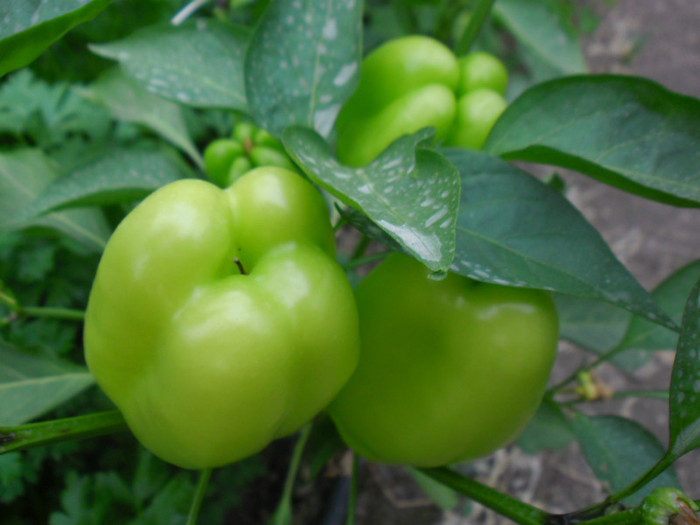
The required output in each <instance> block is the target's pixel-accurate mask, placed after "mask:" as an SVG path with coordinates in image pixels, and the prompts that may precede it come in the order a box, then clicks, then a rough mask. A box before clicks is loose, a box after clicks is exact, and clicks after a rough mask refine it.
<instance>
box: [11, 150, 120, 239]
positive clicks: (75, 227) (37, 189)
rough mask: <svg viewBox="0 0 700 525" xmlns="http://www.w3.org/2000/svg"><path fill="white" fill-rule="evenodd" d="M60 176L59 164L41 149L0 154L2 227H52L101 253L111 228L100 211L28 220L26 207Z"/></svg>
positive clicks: (72, 212)
mask: <svg viewBox="0 0 700 525" xmlns="http://www.w3.org/2000/svg"><path fill="white" fill-rule="evenodd" d="M58 176H59V170H58V167H57V166H56V165H55V164H54V163H53V162H51V160H50V159H49V158H47V157H46V156H45V155H44V154H43V153H42V152H41V151H40V150H35V149H21V150H14V151H12V152H8V153H0V228H2V229H24V228H30V227H41V228H49V229H52V230H56V231H59V232H62V233H64V234H66V235H68V236H70V237H72V238H74V239H76V240H78V241H79V242H80V243H81V244H82V245H83V246H85V247H87V248H89V249H91V250H92V251H97V252H101V251H102V250H103V249H104V247H105V245H106V244H107V239H108V238H109V235H110V230H109V227H108V225H107V221H106V220H105V218H104V215H103V214H102V212H100V211H99V210H96V209H93V210H66V211H62V212H58V213H51V214H49V215H45V216H42V217H38V218H31V219H26V215H25V212H26V209H27V208H28V207H29V206H30V205H31V203H32V202H34V201H35V200H36V198H37V197H38V196H39V195H40V194H41V193H42V192H43V190H44V188H46V187H47V186H48V185H49V184H50V183H51V182H52V181H53V180H55V179H56V178H57V177H58Z"/></svg>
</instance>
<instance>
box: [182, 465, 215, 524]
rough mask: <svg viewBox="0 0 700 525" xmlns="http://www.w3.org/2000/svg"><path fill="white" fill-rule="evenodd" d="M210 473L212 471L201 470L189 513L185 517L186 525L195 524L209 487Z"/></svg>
mask: <svg viewBox="0 0 700 525" xmlns="http://www.w3.org/2000/svg"><path fill="white" fill-rule="evenodd" d="M211 472H212V469H210V468H208V469H204V470H202V472H201V473H200V475H199V481H198V482H197V488H196V489H195V491H194V498H193V499H192V505H191V506H190V513H189V515H188V516H187V525H196V523H197V518H198V517H199V511H200V510H201V509H202V502H203V501H204V496H205V495H206V493H207V487H208V486H209V479H210V478H211Z"/></svg>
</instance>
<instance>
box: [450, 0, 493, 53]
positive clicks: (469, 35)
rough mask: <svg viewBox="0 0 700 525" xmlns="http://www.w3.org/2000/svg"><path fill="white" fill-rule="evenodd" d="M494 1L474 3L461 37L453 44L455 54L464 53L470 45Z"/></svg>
mask: <svg viewBox="0 0 700 525" xmlns="http://www.w3.org/2000/svg"><path fill="white" fill-rule="evenodd" d="M494 1H495V0H479V2H478V3H477V4H476V7H475V8H474V11H473V12H472V16H471V19H470V20H469V24H468V25H467V28H466V29H465V30H464V33H463V34H462V37H461V38H460V39H459V41H458V42H457V45H456V46H455V54H456V55H457V56H462V55H466V54H467V52H468V51H469V49H470V48H471V47H472V44H473V43H474V41H475V40H476V38H477V37H478V36H479V33H481V27H482V26H483V25H484V22H485V21H486V19H487V18H488V16H489V14H490V13H491V8H492V7H493V3H494Z"/></svg>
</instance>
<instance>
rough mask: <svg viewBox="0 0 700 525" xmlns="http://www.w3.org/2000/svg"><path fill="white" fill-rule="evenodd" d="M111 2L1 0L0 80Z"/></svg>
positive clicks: (84, 0) (86, 0)
mask: <svg viewBox="0 0 700 525" xmlns="http://www.w3.org/2000/svg"><path fill="white" fill-rule="evenodd" d="M110 2H111V0H92V1H90V0H52V1H51V2H46V1H45V0H3V2H2V4H0V57H1V58H0V77H2V76H3V75H4V74H5V73H7V72H8V71H13V70H15V69H19V68H21V67H24V66H26V65H27V64H29V63H30V62H32V61H33V60H34V59H35V58H36V57H38V56H39V55H40V54H41V53H43V52H44V50H45V49H46V48H48V47H49V46H50V45H51V44H53V43H54V42H55V41H56V40H58V39H59V38H61V37H62V36H63V35H64V34H66V33H67V32H68V31H69V30H70V29H72V28H73V27H75V26H77V25H78V24H81V23H83V22H86V21H88V20H91V19H92V18H94V17H95V16H97V14H98V13H99V12H100V11H102V10H103V9H104V8H105V7H107V6H108V5H109V4H110Z"/></svg>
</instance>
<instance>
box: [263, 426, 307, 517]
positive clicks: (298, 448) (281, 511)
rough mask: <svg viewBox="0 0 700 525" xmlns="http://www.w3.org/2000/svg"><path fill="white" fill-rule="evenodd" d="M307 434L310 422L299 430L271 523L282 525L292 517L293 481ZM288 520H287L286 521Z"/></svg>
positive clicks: (302, 454)
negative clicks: (280, 496)
mask: <svg viewBox="0 0 700 525" xmlns="http://www.w3.org/2000/svg"><path fill="white" fill-rule="evenodd" d="M309 435H311V423H307V424H306V425H304V426H303V427H302V428H301V431H300V432H299V438H298V439H297V442H296V444H295V445H294V452H293V453H292V462H291V463H290V464H289V470H288V471H287V479H285V481H284V489H283V491H282V498H281V499H280V502H279V504H278V505H277V511H276V512H275V515H274V516H273V518H272V524H273V525H282V524H286V523H288V522H291V518H292V493H293V491H294V481H295V480H296V478H297V473H298V472H299V466H300V465H301V459H302V457H303V456H304V448H306V442H307V441H308V440H309ZM288 520H289V521H288Z"/></svg>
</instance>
